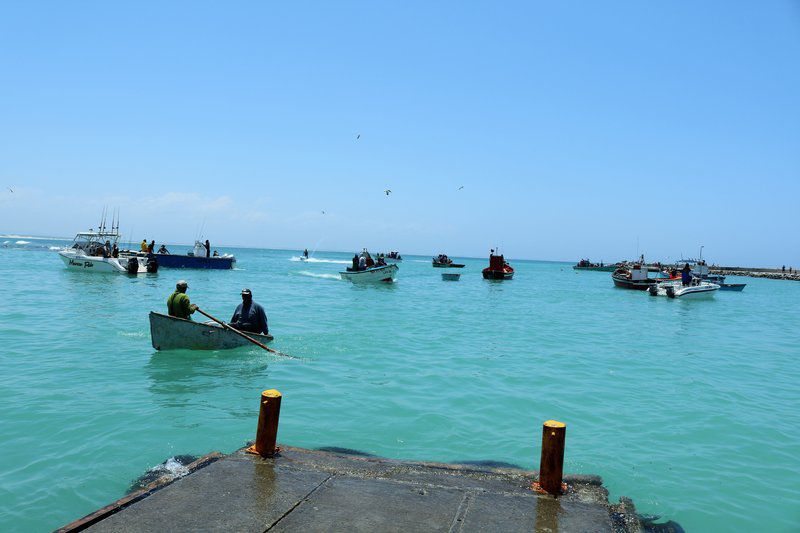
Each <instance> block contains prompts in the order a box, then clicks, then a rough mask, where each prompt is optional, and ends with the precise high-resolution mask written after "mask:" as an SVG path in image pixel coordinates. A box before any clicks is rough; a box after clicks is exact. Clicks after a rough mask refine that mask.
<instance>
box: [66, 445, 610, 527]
mask: <svg viewBox="0 0 800 533" xmlns="http://www.w3.org/2000/svg"><path fill="white" fill-rule="evenodd" d="M534 478H535V475H534V473H533V472H527V471H523V470H519V469H515V468H507V469H506V468H504V469H495V468H486V467H481V466H474V465H447V464H440V463H414V462H403V461H392V460H387V459H380V458H376V457H363V456H352V455H342V454H337V453H330V452H325V451H315V450H303V449H299V448H290V447H286V448H284V449H283V451H282V452H281V454H280V455H279V456H277V457H275V458H272V459H262V458H261V457H257V456H253V455H250V454H246V453H244V452H242V451H239V452H236V453H234V454H232V455H230V456H226V457H224V458H223V459H220V460H218V461H217V462H215V463H213V464H210V465H208V466H205V467H204V468H202V469H200V470H197V471H196V472H194V473H192V474H190V475H189V476H187V477H185V478H182V479H180V480H178V481H175V482H174V483H172V484H170V485H168V486H165V487H163V488H161V489H160V490H157V491H155V492H153V493H152V494H150V495H149V496H147V497H145V498H143V499H140V500H138V501H134V502H133V503H130V504H127V503H126V505H127V507H124V508H121V509H118V510H116V511H117V512H116V514H110V515H109V516H107V517H105V518H103V519H102V520H100V521H98V522H95V523H94V525H91V526H90V527H89V529H90V530H91V531H96V532H106V531H109V532H110V531H113V532H134V531H135V532H141V531H186V530H192V531H267V530H270V531H304V532H305V531H370V532H371V531H454V532H455V531H459V532H472V531H541V532H545V531H612V521H611V516H610V509H609V505H608V500H607V498H608V493H607V492H606V490H605V489H604V488H603V487H602V485H601V482H600V480H599V478H596V477H575V478H567V479H566V481H567V483H568V486H569V490H568V493H567V494H565V495H563V496H560V497H558V498H553V497H552V496H546V495H539V494H536V493H534V492H533V491H532V490H531V489H530V484H531V482H532V481H533V480H534ZM77 523H78V522H76V524H77ZM81 527H83V526H81ZM65 530H73V531H74V530H75V529H74V528H72V529H71V528H70V527H69V526H67V528H65Z"/></svg>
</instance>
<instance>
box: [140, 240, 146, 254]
mask: <svg viewBox="0 0 800 533" xmlns="http://www.w3.org/2000/svg"><path fill="white" fill-rule="evenodd" d="M139 250H141V251H142V252H146V251H147V239H142V245H141V246H140V247H139Z"/></svg>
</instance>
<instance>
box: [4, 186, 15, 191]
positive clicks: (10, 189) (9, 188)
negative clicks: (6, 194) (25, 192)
mask: <svg viewBox="0 0 800 533" xmlns="http://www.w3.org/2000/svg"><path fill="white" fill-rule="evenodd" d="M6 189H8V190H9V191H11V192H14V189H12V188H11V187H6Z"/></svg>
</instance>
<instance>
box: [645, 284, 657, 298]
mask: <svg viewBox="0 0 800 533" xmlns="http://www.w3.org/2000/svg"><path fill="white" fill-rule="evenodd" d="M647 292H649V293H650V296H658V287H656V286H655V285H650V286H649V287H647Z"/></svg>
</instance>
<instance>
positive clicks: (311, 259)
mask: <svg viewBox="0 0 800 533" xmlns="http://www.w3.org/2000/svg"><path fill="white" fill-rule="evenodd" d="M289 261H304V262H306V263H334V264H337V265H349V264H350V263H352V261H342V260H341V259H317V258H315V257H309V258H308V259H303V258H302V257H292V258H291V259H289Z"/></svg>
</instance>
